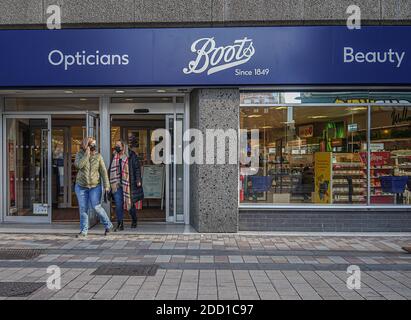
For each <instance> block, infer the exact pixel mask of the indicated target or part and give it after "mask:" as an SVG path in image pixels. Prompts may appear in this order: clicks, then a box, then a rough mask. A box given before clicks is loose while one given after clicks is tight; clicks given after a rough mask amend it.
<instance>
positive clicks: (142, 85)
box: [0, 26, 411, 232]
mask: <svg viewBox="0 0 411 320" xmlns="http://www.w3.org/2000/svg"><path fill="white" fill-rule="evenodd" d="M410 36H411V27H407V26H398V27H394V26H372V27H371V26H369V27H363V28H362V29H361V30H354V31H351V30H348V29H347V28H346V27H343V26H315V27H310V26H300V27H225V28H158V29H148V28H142V29H65V30H1V31H0V41H1V43H2V44H3V46H2V50H0V107H1V117H2V121H1V123H0V129H1V130H0V139H1V142H2V145H1V146H2V157H1V159H0V168H1V171H0V179H1V183H0V193H1V195H2V197H1V200H0V206H1V215H0V223H20V222H21V223H62V222H64V223H70V222H72V223H73V222H75V223H77V222H78V221H79V213H78V203H77V198H76V195H75V192H74V186H75V179H76V174H77V168H76V166H75V165H74V160H75V157H76V154H77V152H78V151H79V150H80V148H81V142H82V140H83V139H84V138H85V137H87V136H92V137H94V138H95V139H96V143H97V148H98V150H99V152H100V153H101V155H102V156H103V158H104V161H105V163H106V166H107V167H108V165H109V163H110V159H111V157H112V153H113V150H114V148H115V145H116V142H118V141H120V140H122V141H125V142H126V143H127V144H128V147H129V148H130V149H131V150H133V151H134V152H135V153H136V154H137V156H138V158H139V160H140V163H141V167H142V185H143V189H144V194H145V199H144V200H143V202H142V203H141V208H139V210H137V215H138V219H139V222H149V223H152V222H156V223H160V222H161V223H164V224H186V225H192V226H193V227H194V228H195V229H196V230H198V231H200V232H237V231H387V232H389V231H411V43H410V42H409V41H408V40H407V39H409V38H410ZM189 129H190V130H189ZM210 130H214V131H215V132H217V131H218V134H221V135H222V139H221V135H218V134H215V135H214V136H211V137H212V138H211V139H209V137H210V135H209V132H210ZM159 132H164V134H163V135H162V134H159ZM215 132H214V133H215ZM233 132H234V134H232V133H233ZM202 139H204V141H202ZM200 141H201V143H199V142H200ZM210 143H211V148H212V150H211V153H210V149H208V148H209V147H210ZM214 143H215V145H214ZM233 146H234V152H233V148H232V147H233ZM221 148H223V149H221ZM153 150H154V151H153ZM205 150H207V151H205ZM214 151H216V152H214ZM210 154H211V156H210ZM222 154H223V155H224V154H225V155H226V157H225V158H224V156H222ZM232 155H234V158H235V161H233V157H231V156H232ZM237 155H238V156H237ZM214 158H215V159H216V162H215V163H210V162H209V160H210V159H214ZM221 159H223V160H222V161H221ZM103 203H104V206H105V208H106V210H108V211H109V212H110V216H111V218H112V219H113V220H115V206H114V203H113V204H111V203H110V201H107V202H104V201H103ZM90 218H91V219H90V223H95V222H96V221H97V219H96V215H95V213H93V212H90ZM143 224H144V223H143Z"/></svg>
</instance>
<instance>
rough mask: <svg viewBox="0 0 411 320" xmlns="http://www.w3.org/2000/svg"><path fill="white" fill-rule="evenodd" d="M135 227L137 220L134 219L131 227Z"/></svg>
mask: <svg viewBox="0 0 411 320" xmlns="http://www.w3.org/2000/svg"><path fill="white" fill-rule="evenodd" d="M135 228H137V220H133V222H131V229H135Z"/></svg>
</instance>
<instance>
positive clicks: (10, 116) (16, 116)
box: [2, 114, 52, 223]
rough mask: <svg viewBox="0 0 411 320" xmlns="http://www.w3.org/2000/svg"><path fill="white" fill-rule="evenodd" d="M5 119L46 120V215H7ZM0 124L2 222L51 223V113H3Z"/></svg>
mask: <svg viewBox="0 0 411 320" xmlns="http://www.w3.org/2000/svg"><path fill="white" fill-rule="evenodd" d="M7 119H43V120H46V121H47V131H48V136H47V158H48V162H47V163H48V164H47V183H46V184H47V207H48V210H47V216H39V217H36V216H29V217H24V216H8V200H6V199H8V197H7V191H8V187H6V186H7V183H8V182H7V154H8V152H7V150H6V146H7V125H6V123H7ZM2 125H3V137H2V144H3V146H2V152H3V158H2V160H3V199H4V201H3V221H4V222H18V223H51V216H52V214H51V211H52V204H51V201H52V195H51V182H52V180H51V179H52V177H51V174H52V161H51V158H52V154H51V115H50V114H45V115H40V114H30V115H27V114H26V115H23V114H4V115H3V120H2Z"/></svg>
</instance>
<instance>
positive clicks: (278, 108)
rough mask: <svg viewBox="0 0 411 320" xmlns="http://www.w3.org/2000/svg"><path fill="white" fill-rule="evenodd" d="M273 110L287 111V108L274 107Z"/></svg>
mask: <svg viewBox="0 0 411 320" xmlns="http://www.w3.org/2000/svg"><path fill="white" fill-rule="evenodd" d="M274 109H275V110H285V109H287V107H276V108H274Z"/></svg>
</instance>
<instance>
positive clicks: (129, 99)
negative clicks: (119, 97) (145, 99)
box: [126, 98, 134, 101]
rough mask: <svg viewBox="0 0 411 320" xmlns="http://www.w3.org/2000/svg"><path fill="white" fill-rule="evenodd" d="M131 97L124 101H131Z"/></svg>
mask: <svg viewBox="0 0 411 320" xmlns="http://www.w3.org/2000/svg"><path fill="white" fill-rule="evenodd" d="M133 100H134V99H133V98H127V99H126V101H133Z"/></svg>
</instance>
